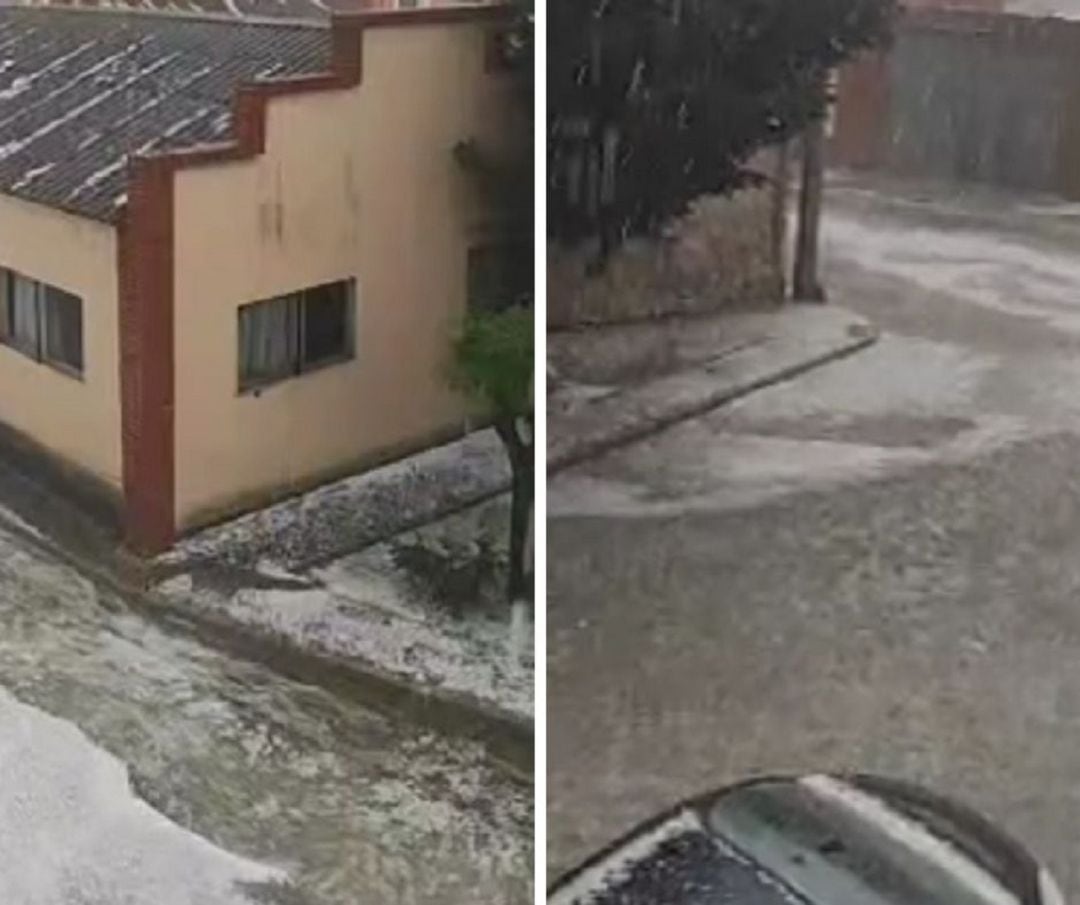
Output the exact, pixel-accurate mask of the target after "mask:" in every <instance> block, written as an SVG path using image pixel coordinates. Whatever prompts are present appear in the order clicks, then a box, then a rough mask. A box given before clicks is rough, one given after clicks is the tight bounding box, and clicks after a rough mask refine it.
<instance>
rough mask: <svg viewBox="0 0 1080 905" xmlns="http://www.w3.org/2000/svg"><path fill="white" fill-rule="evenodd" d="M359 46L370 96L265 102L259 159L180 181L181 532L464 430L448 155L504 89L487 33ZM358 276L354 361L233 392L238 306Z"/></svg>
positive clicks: (455, 209)
mask: <svg viewBox="0 0 1080 905" xmlns="http://www.w3.org/2000/svg"><path fill="white" fill-rule="evenodd" d="M364 41H365V44H364V74H363V81H362V84H361V85H360V86H359V87H358V88H355V89H352V90H349V91H331V92H325V93H311V94H304V95H295V96H285V97H281V98H276V99H273V100H272V101H271V102H270V106H269V111H268V119H267V141H266V153H265V154H264V155H262V156H260V157H258V158H256V159H255V160H253V161H245V162H240V163H232V164H227V165H221V166H215V167H209V168H203V169H193V170H183V171H180V172H178V173H177V176H176V185H175V199H176V258H175V273H176V287H175V288H176V296H175V306H176V307H175V330H176V336H175V342H176V418H175V431H176V440H175V442H176V512H177V522H178V528H180V529H181V530H183V529H184V528H190V527H192V526H194V525H196V524H199V523H202V522H205V521H209V520H212V519H214V518H218V517H221V516H224V515H226V514H228V513H229V512H231V511H234V510H236V509H238V508H241V507H243V506H247V505H252V504H255V503H258V502H262V501H265V500H266V499H267V498H268V497H270V496H274V495H278V494H282V493H287V492H289V491H291V490H295V489H299V488H301V487H304V486H306V485H309V484H312V483H314V482H316V481H318V480H320V479H323V478H328V477H331V476H333V475H335V474H338V473H342V472H344V471H346V470H349V469H351V468H354V467H356V466H358V465H362V464H363V463H365V462H371V461H373V460H375V459H377V458H378V457H380V456H381V455H383V454H386V453H390V452H393V451H395V450H400V449H404V448H407V447H413V446H418V445H423V444H425V443H428V442H430V441H431V440H432V439H433V437H434V436H435V435H438V434H440V433H447V432H449V431H453V430H456V429H459V428H460V427H462V425H463V416H464V408H463V403H462V401H461V400H460V399H459V398H457V397H456V396H455V394H454V393H452V392H451V391H450V390H449V389H448V388H447V386H446V381H445V367H446V362H447V355H448V340H449V337H450V336H451V331H452V330H453V329H454V326H455V324H456V322H457V321H458V319H459V318H460V316H461V314H462V313H463V311H464V307H465V288H466V255H467V249H468V246H469V238H470V234H471V233H473V232H475V231H476V229H477V228H478V225H479V224H478V221H477V217H478V216H479V214H478V211H477V208H476V205H475V203H473V202H472V186H471V185H470V183H469V181H468V179H467V177H466V175H465V174H463V173H462V172H461V171H460V170H459V168H458V167H457V165H456V164H455V163H454V161H453V159H452V149H453V147H454V145H455V143H456V142H458V141H459V140H461V139H464V138H467V137H470V136H474V135H480V134H482V133H483V132H485V131H489V130H491V129H492V128H493V127H494V128H497V127H498V124H499V122H500V117H499V110H500V105H501V104H502V103H504V102H505V89H506V86H505V84H504V82H505V80H504V79H501V78H499V77H497V76H493V75H491V74H489V73H486V72H485V71H484V68H485V53H484V51H485V42H484V35H483V29H482V28H480V27H477V26H476V25H471V24H464V25H427V24H425V25H413V26H408V27H399V28H389V27H386V28H378V29H371V30H369V31H368V32H367V33H366V34H365V37H364ZM349 277H353V278H355V279H356V281H357V287H358V292H357V310H356V335H355V342H354V347H355V349H356V355H355V358H354V359H353V360H351V361H349V362H346V363H342V364H338V365H334V366H331V367H327V368H324V369H322V370H319V371H316V372H313V373H310V374H307V375H303V376H300V377H297V378H293V379H291V380H287V381H283V382H281V383H278V384H275V385H272V386H270V387H267V388H265V389H264V390H262V391H261V392H260V393H258V394H257V395H256V394H253V393H252V394H241V393H239V391H238V377H237V342H238V314H237V310H238V308H239V306H241V305H243V304H245V303H248V302H252V301H255V300H258V299H263V298H267V297H271V296H275V295H279V294H282V293H286V292H289V291H292V290H296V289H300V288H303V287H305V286H310V285H314V284H318V283H323V282H328V281H331V280H339V279H344V278H349Z"/></svg>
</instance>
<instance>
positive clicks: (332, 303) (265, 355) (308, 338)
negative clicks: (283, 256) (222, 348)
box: [239, 280, 354, 390]
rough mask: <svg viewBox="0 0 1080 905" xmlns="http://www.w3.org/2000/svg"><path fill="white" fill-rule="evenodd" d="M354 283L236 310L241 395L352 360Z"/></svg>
mask: <svg viewBox="0 0 1080 905" xmlns="http://www.w3.org/2000/svg"><path fill="white" fill-rule="evenodd" d="M353 306H354V302H353V282H352V281H351V280H348V281H341V282H337V283H325V284H323V285H321V286H314V287H312V288H310V289H304V290H301V291H300V292H294V293H292V294H290V295H283V296H279V297H278V298H273V299H266V300H265V301H261V302H254V303H252V304H250V305H244V306H243V307H241V308H240V345H239V375H240V389H241V390H246V389H251V388H252V387H257V386H262V385H264V384H267V383H273V382H275V381H277V380H283V379H285V378H287V377H294V376H296V375H298V374H302V373H304V372H305V371H310V370H313V369H315V368H318V367H320V366H321V365H325V364H330V363H332V362H335V361H341V360H343V359H346V358H350V357H351V356H352V353H353V348H352V333H353V329H352V325H353Z"/></svg>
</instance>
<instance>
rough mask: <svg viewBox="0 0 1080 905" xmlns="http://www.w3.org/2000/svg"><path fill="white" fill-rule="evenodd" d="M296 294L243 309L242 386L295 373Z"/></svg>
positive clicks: (241, 336) (241, 312)
mask: <svg viewBox="0 0 1080 905" xmlns="http://www.w3.org/2000/svg"><path fill="white" fill-rule="evenodd" d="M295 312H296V296H282V297H281V298H276V299H270V300H268V301H265V302H256V303H254V304H252V305H245V306H244V307H242V308H241V309H240V349H239V353H240V356H239V360H240V386H241V387H242V388H243V387H248V386H253V385H255V384H259V383H265V382H267V381H270V380H277V379H279V378H282V377H288V376H289V375H291V374H295V373H296V351H295V350H296V343H295V334H296V313H295Z"/></svg>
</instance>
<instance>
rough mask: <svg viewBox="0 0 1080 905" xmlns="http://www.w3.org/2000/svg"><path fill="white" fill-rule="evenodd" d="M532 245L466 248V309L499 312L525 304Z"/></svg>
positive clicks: (530, 278) (531, 259)
mask: <svg viewBox="0 0 1080 905" xmlns="http://www.w3.org/2000/svg"><path fill="white" fill-rule="evenodd" d="M532 275H533V256H532V246H530V245H526V244H523V243H499V244H491V245H480V246H477V247H475V248H470V249H469V261H468V276H467V280H468V290H467V291H468V297H469V308H471V309H472V310H475V311H502V310H503V309H505V308H509V307H511V306H513V305H520V304H523V303H526V302H528V301H529V299H530V298H531V295H532V285H533V279H532Z"/></svg>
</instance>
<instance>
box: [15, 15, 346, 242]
mask: <svg viewBox="0 0 1080 905" xmlns="http://www.w3.org/2000/svg"><path fill="white" fill-rule="evenodd" d="M329 68H330V32H329V29H328V28H327V27H325V26H323V25H316V24H297V23H292V22H289V23H286V22H281V23H275V24H264V23H253V22H241V21H227V20H220V21H213V20H209V19H199V18H196V17H192V16H167V15H159V14H154V13H149V14H138V13H125V12H104V11H86V10H62V9H57V8H52V9H40V8H37V9H34V8H25V7H13V6H3V5H0V192H3V193H6V194H10V195H15V196H17V197H20V198H24V199H26V200H29V201H34V202H38V203H41V204H46V205H50V206H53V207H58V208H62V209H64V210H68V211H72V212H74V213H78V214H81V215H84V216H87V217H92V218H94V219H97V220H106V221H111V220H113V219H114V218H115V216H116V214H117V211H118V209H119V206H120V205H121V204H122V202H123V199H124V197H125V192H126V176H127V166H126V164H127V160H128V157H129V155H131V154H135V153H139V152H149V151H161V150H172V149H178V148H186V147H193V146H198V145H202V144H206V143H208V142H220V141H223V140H227V139H228V137H229V133H230V129H231V126H232V101H233V98H234V96H235V93H236V90H237V88H238V87H239V85H240V84H242V83H245V82H252V81H255V80H257V79H259V78H260V77H263V78H266V77H281V76H290V75H299V74H306V73H316V72H326V71H328V70H329Z"/></svg>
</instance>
